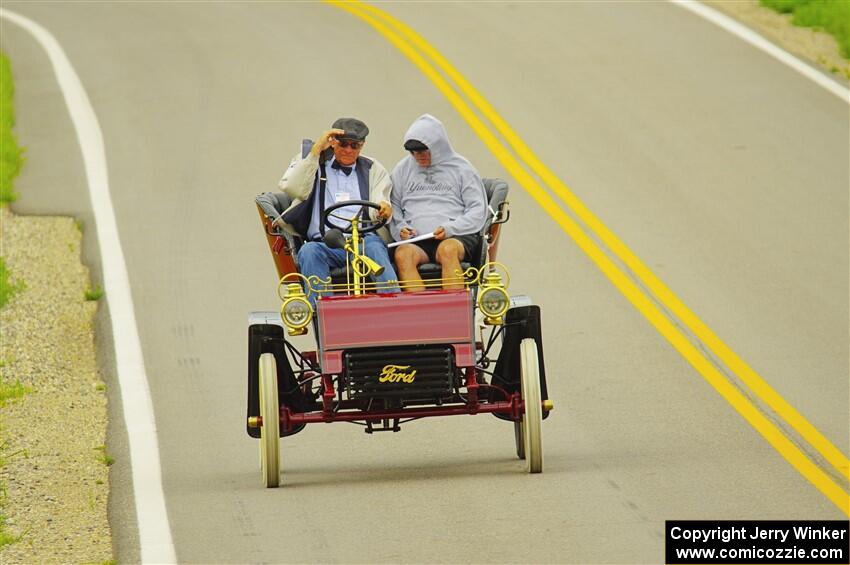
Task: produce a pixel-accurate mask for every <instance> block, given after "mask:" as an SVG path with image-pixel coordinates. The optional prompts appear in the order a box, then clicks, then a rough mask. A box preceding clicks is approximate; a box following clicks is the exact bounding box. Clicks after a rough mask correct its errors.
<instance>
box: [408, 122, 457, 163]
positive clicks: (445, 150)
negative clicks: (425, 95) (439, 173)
mask: <svg viewBox="0 0 850 565" xmlns="http://www.w3.org/2000/svg"><path fill="white" fill-rule="evenodd" d="M411 140H416V141H421V142H422V143H424V144H425V145H427V146H428V149H429V150H430V151H431V165H439V164H440V163H443V162H445V161H448V160H449V159H451V158H452V156H454V154H455V151H454V149H453V148H452V145H451V143H449V136H448V134H447V133H446V128H445V127H444V126H443V123H442V122H441V121H440V120H438V119H437V118H435V117H434V116H432V115H431V114H422V115H421V116H419V117H418V118H416V120H415V121H414V122H413V123H412V124H411V125H410V127H409V128H408V129H407V133H405V134H404V142H405V143H407V142H408V141H411Z"/></svg>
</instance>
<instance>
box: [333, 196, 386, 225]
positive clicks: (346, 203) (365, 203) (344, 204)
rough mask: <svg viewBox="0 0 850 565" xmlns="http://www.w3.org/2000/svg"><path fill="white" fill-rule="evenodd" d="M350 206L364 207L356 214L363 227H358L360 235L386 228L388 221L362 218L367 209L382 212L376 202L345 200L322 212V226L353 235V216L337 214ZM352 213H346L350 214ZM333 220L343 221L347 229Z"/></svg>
mask: <svg viewBox="0 0 850 565" xmlns="http://www.w3.org/2000/svg"><path fill="white" fill-rule="evenodd" d="M348 206H362V207H363V208H361V209H360V211H359V212H358V213H357V214H356V217H357V218H358V220H357V221H358V222H359V225H360V226H362V227H358V228H357V229H358V231H359V232H360V233H372V232H373V231H377V230H379V229H381V228H382V227H384V226H385V225H386V223H387V220H385V219H383V218H379V219H377V220H372V219H369V218H368V217H366V218H360V216H362V215H363V212H364V210H365V209H366V208H374V209H375V210H380V209H381V207H380V206H378V205H377V204H375V203H374V202H370V201H369V200H345V201H343V202H336V203H334V204H331V205H330V206H328V207H327V208H325V210H324V212H322V224H324V225H325V226H326V227H328V228H330V229H338V230H339V231H341V232H342V233H351V220H352V216H350V215H343V213H342V212H337V210H339V209H340V208H346V207H348ZM348 213H350V212H346V214H348ZM331 218H334V219H337V220H342V221H343V222H345V223H346V225H345V227H339V226H338V225H336V224H334V223H332V222H331Z"/></svg>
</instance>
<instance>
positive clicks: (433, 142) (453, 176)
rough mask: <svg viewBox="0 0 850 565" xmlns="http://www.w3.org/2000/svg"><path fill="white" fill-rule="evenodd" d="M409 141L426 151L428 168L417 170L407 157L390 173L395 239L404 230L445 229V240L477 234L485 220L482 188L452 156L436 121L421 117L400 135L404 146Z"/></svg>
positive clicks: (460, 160) (478, 179) (474, 173)
mask: <svg viewBox="0 0 850 565" xmlns="http://www.w3.org/2000/svg"><path fill="white" fill-rule="evenodd" d="M411 139H416V140H418V141H421V142H422V143H424V144H425V145H427V146H428V149H430V150H431V165H430V166H428V167H420V166H419V164H418V163H417V162H416V161H415V160H414V159H413V156H412V155H407V156H406V157H404V158H403V159H402V160H401V161H399V162H398V164H397V165H396V166H395V168H394V169H393V172H392V174H391V178H392V184H393V191H392V194H391V202H392V205H393V219H392V222H391V223H390V231H391V232H392V235H393V238H395V239H396V240H399V239H401V236H400V235H399V233H400V232H401V230H402V228H413V230H415V231H416V235H422V234H425V233H429V232H433V231H434V230H436V229H437V228H438V227H440V226H443V227H444V228H445V229H446V236H447V237H452V236H456V235H466V234H471V233H477V232H479V231H481V228H483V227H484V221H485V219H486V217H487V196H486V193H485V192H484V184H483V183H482V182H481V177H480V176H478V171H476V170H475V167H473V166H472V164H471V163H470V162H469V161H467V160H466V159H464V158H463V157H461V156H460V155H458V154H457V153H455V151H454V149H453V148H452V146H451V144H450V143H449V137H448V135H447V134H446V128H445V127H443V124H442V123H441V122H440V120H438V119H437V118H435V117H434V116H432V115H430V114H423V115H422V116H420V117H419V118H417V119H416V121H415V122H413V124H412V125H411V126H410V128H409V129H408V130H407V133H406V134H404V141H405V143H406V142H407V141H409V140H411Z"/></svg>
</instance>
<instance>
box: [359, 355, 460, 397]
mask: <svg viewBox="0 0 850 565" xmlns="http://www.w3.org/2000/svg"><path fill="white" fill-rule="evenodd" d="M343 363H344V366H345V383H346V384H345V386H346V390H347V392H348V395H349V398H388V397H392V398H404V399H414V398H415V399H427V398H439V397H442V396H445V395H447V394H449V393H451V391H452V381H453V378H454V374H455V360H454V350H453V349H452V348H451V347H448V346H422V345H417V346H411V347H400V348H380V349H358V350H354V351H347V352H346V353H345V354H344V355H343Z"/></svg>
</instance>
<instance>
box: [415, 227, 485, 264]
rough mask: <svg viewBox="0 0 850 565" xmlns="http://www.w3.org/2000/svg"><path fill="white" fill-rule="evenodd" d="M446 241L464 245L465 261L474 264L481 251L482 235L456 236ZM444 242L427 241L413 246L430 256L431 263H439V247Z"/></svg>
mask: <svg viewBox="0 0 850 565" xmlns="http://www.w3.org/2000/svg"><path fill="white" fill-rule="evenodd" d="M446 239H456V240H458V241H459V242H460V243H461V245H463V260H464V261H467V262H472V261H474V260H475V259H476V257H475V253H477V252H478V250H479V249H480V244H481V235H480V234H477V233H471V234H468V235H454V236H452V237H449V238H446ZM441 243H442V241H438V240H436V239H426V240H425V241H417V242H416V243H413V244H411V245H415V246H417V247H419V248H420V249H422V251H424V252H425V254H426V255H427V256H428V261H430V262H431V263H436V262H437V246H439V245H440V244H441Z"/></svg>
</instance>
